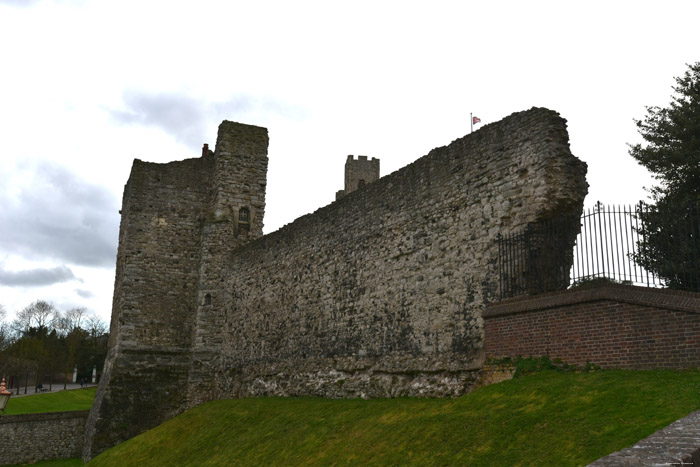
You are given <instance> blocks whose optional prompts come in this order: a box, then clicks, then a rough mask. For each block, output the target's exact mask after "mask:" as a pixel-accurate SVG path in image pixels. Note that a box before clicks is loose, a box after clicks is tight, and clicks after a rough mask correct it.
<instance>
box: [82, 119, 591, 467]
mask: <svg viewBox="0 0 700 467" xmlns="http://www.w3.org/2000/svg"><path fill="white" fill-rule="evenodd" d="M267 146H268V136H267V130H266V129H264V128H260V127H256V126H251V125H243V124H239V123H233V122H228V121H224V122H223V123H222V124H221V125H220V127H219V132H218V137H217V142H216V148H215V150H214V151H213V152H212V151H209V149H208V148H207V147H206V146H205V148H204V150H203V153H202V156H201V157H198V158H195V159H188V160H183V161H178V162H171V163H168V164H154V163H146V162H142V161H139V160H136V161H134V165H133V168H132V171H131V175H130V177H129V180H128V182H127V184H126V186H125V189H124V197H123V202H122V203H123V205H122V211H121V213H122V220H121V226H120V233H119V250H118V255H117V271H116V279H115V288H114V301H113V311H112V320H111V325H110V331H111V334H110V344H109V354H108V356H107V359H106V361H105V369H104V376H103V378H102V380H101V381H100V386H99V389H98V392H97V396H96V399H95V403H94V405H93V407H92V410H91V413H90V416H89V419H88V422H87V426H86V432H85V444H84V446H85V448H84V454H83V457H84V459H90V458H92V457H94V456H95V455H97V454H98V453H99V452H101V451H103V450H105V449H107V448H109V447H111V446H113V445H115V444H117V443H119V442H122V441H124V440H126V439H128V438H130V437H133V436H135V435H137V434H139V433H141V432H143V431H145V430H147V429H149V428H151V427H154V426H156V425H158V424H160V423H162V422H163V421H165V420H167V419H168V418H170V417H173V416H174V415H177V414H178V413H180V412H182V411H184V410H186V409H187V408H189V407H192V406H194V405H196V404H198V403H201V402H203V401H207V400H213V399H221V398H231V397H247V396H264V395H284V396H299V395H316V396H323V397H394V396H456V395H460V394H463V393H465V392H468V391H469V390H471V388H472V387H473V385H474V383H475V381H476V380H477V378H478V375H479V371H480V368H481V367H482V365H483V361H484V351H483V319H482V312H483V309H484V306H485V304H486V303H487V302H489V301H492V300H494V299H495V297H497V294H498V287H499V284H498V274H497V272H496V262H497V258H498V248H497V245H496V243H495V242H494V239H495V238H496V237H497V235H499V234H506V233H509V232H512V231H515V230H517V229H519V228H521V227H523V226H525V225H527V224H528V223H531V222H537V221H540V220H544V219H548V218H551V217H553V216H556V215H559V214H562V213H571V214H575V215H578V214H580V212H581V210H582V205H583V199H584V197H585V194H586V191H587V184H586V181H585V173H586V166H585V164H584V163H583V162H581V161H579V160H578V159H577V158H575V157H574V156H573V155H572V154H571V152H570V150H569V142H568V134H567V131H566V122H565V120H564V119H562V118H561V117H560V116H559V115H558V114H557V113H556V112H553V111H550V110H547V109H541V108H533V109H531V110H528V111H525V112H519V113H515V114H513V115H511V116H509V117H507V118H505V119H503V120H501V121H499V122H496V123H492V124H490V125H486V126H484V127H483V128H481V129H480V130H479V131H477V132H475V133H473V134H469V135H467V136H465V137H462V138H459V139H457V140H455V141H453V142H452V143H451V144H449V145H447V146H442V147H438V148H436V149H434V150H432V151H431V152H430V153H429V154H428V155H426V156H424V157H421V158H419V159H417V160H416V161H415V162H413V163H412V164H410V165H408V166H406V167H404V168H403V169H401V170H398V171H396V172H394V173H392V174H390V175H387V176H384V177H382V178H379V179H378V180H375V179H376V178H378V177H379V161H378V160H376V159H372V160H367V158H366V157H365V158H363V157H362V156H360V158H358V159H357V160H355V159H354V158H353V157H352V156H349V157H348V160H347V163H346V164H348V167H350V168H351V169H350V170H349V171H348V170H346V180H345V190H342V192H344V193H342V192H341V194H340V196H338V200H337V201H335V202H334V203H332V204H330V205H328V206H326V207H323V208H321V209H319V210H317V211H316V212H315V213H313V214H308V215H305V216H302V217H301V218H299V219H297V220H296V221H294V222H293V223H291V224H289V225H287V226H285V227H283V228H282V229H280V230H278V231H276V232H274V233H271V234H269V235H265V236H263V235H262V227H263V217H264V211H265V188H266V183H267V182H266V173H267V165H268V158H267ZM355 169H357V170H355ZM349 172H350V173H351V175H350V176H348V173H349ZM370 182H371V183H370ZM363 184H364V187H362V189H359V190H358V189H357V188H358V187H360V186H361V185H363ZM574 237H575V236H574ZM572 241H573V240H572ZM554 267H557V268H560V267H567V265H554Z"/></svg>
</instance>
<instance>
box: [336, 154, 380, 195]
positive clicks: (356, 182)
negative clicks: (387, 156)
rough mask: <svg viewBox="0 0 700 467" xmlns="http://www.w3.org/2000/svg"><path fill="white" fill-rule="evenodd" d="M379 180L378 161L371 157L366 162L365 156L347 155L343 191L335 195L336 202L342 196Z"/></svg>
mask: <svg viewBox="0 0 700 467" xmlns="http://www.w3.org/2000/svg"><path fill="white" fill-rule="evenodd" d="M377 180H379V159H377V158H376V157H373V158H372V159H371V160H367V156H358V157H357V159H355V157H354V156H352V155H349V156H348V158H347V160H346V161H345V189H344V190H340V191H338V192H337V193H336V194H335V199H336V201H337V200H339V199H340V198H342V197H343V196H345V195H347V194H349V193H352V192H353V191H355V190H358V189H360V188H362V187H363V186H365V185H367V184H369V183H372V182H376V181H377Z"/></svg>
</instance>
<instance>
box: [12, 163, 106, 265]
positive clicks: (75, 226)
mask: <svg viewBox="0 0 700 467" xmlns="http://www.w3.org/2000/svg"><path fill="white" fill-rule="evenodd" d="M28 182H31V183H28ZM118 201H119V200H118V199H116V198H115V197H114V196H113V195H111V194H110V193H109V192H108V191H107V190H106V189H104V188H102V187H100V186H97V185H93V184H90V183H89V182H86V181H85V180H82V179H80V178H78V177H76V176H75V174H73V173H70V172H68V171H67V170H65V169H63V168H60V167H52V166H43V167H41V168H40V169H38V170H37V171H36V172H34V179H33V180H30V181H25V183H23V184H21V190H20V191H19V194H18V195H16V196H13V197H11V196H9V195H8V194H4V193H3V192H2V191H0V251H3V252H5V253H13V254H18V255H20V256H23V257H26V258H28V259H54V260H59V261H61V262H65V263H70V264H78V265H85V266H104V267H109V266H113V265H114V262H115V257H116V252H117V236H118V229H119V214H118V209H119V208H118Z"/></svg>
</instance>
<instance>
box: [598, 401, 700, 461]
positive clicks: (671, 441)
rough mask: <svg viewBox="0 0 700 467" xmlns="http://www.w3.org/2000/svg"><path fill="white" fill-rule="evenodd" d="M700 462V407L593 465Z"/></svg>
mask: <svg viewBox="0 0 700 467" xmlns="http://www.w3.org/2000/svg"><path fill="white" fill-rule="evenodd" d="M626 465H635V466H652V465H654V466H662V465H668V466H671V465H678V466H681V465H685V466H691V465H696V466H697V465H700V410H699V411H697V412H693V413H692V414H690V415H688V416H687V417H685V418H681V419H680V420H678V421H675V422H673V423H671V424H670V425H669V426H667V427H666V428H663V429H661V430H659V431H657V432H656V433H654V434H653V435H651V436H649V437H647V438H644V439H643V440H641V441H639V442H638V443H636V444H634V445H633V446H630V447H629V448H626V449H623V450H621V451H617V452H614V453H612V454H610V455H608V456H605V457H603V458H601V459H598V460H597V461H595V462H593V463H591V464H589V466H595V467H609V466H626Z"/></svg>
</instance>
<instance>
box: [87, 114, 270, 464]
mask: <svg viewBox="0 0 700 467" xmlns="http://www.w3.org/2000/svg"><path fill="white" fill-rule="evenodd" d="M267 144H268V137H267V129H265V128H261V127H257V126H252V125H244V124H240V123H234V122H228V121H224V122H223V123H222V124H221V125H220V126H219V133H218V138H217V143H216V150H215V151H214V152H212V151H210V150H209V148H208V146H207V145H205V146H204V147H203V148H202V156H201V157H198V158H194V159H186V160H184V161H177V162H171V163H168V164H155V163H149V162H142V161H140V160H138V159H137V160H135V161H134V165H133V167H132V170H131V175H130V177H129V181H128V182H127V184H126V186H125V188H124V198H123V201H122V211H121V212H122V220H121V226H120V231H119V249H118V253H117V270H116V278H115V283H114V299H113V305H112V321H111V325H110V341H109V351H108V355H107V358H106V360H105V367H104V368H105V369H104V373H103V377H102V379H101V381H100V386H99V389H98V393H97V396H96V397H95V403H94V404H93V406H92V409H91V412H90V416H89V418H88V420H87V422H86V429H85V444H84V450H83V458H84V459H85V460H88V459H91V458H92V457H94V456H95V455H97V454H99V453H100V452H102V451H104V450H105V449H108V448H110V447H112V446H114V445H115V444H118V443H120V442H122V441H124V440H126V439H129V438H131V437H133V436H135V435H137V434H139V433H142V432H143V431H146V430H148V429H150V428H152V427H154V426H156V425H158V424H159V423H161V422H163V421H165V420H167V419H169V418H171V417H173V416H175V415H177V414H178V413H180V412H182V411H183V410H185V409H186V408H187V407H190V406H192V405H193V404H195V403H197V402H198V401H201V400H207V399H210V398H212V397H213V396H214V395H215V393H214V392H213V384H212V382H211V380H212V379H213V378H214V376H213V373H214V368H215V367H216V365H217V362H218V359H217V354H218V352H219V351H220V349H218V348H217V346H218V345H219V343H220V342H221V340H220V332H221V323H220V320H221V316H222V312H221V308H222V307H221V297H222V295H223V292H222V287H223V282H224V277H225V276H226V271H227V265H226V259H227V258H228V257H229V255H230V253H231V251H232V250H233V249H235V248H238V247H240V246H242V245H245V244H246V243H248V242H250V241H252V240H254V239H256V238H258V237H260V236H262V227H263V214H264V210H265V186H266V178H267ZM193 361H195V362H196V364H193ZM193 394H196V395H197V397H193Z"/></svg>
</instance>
